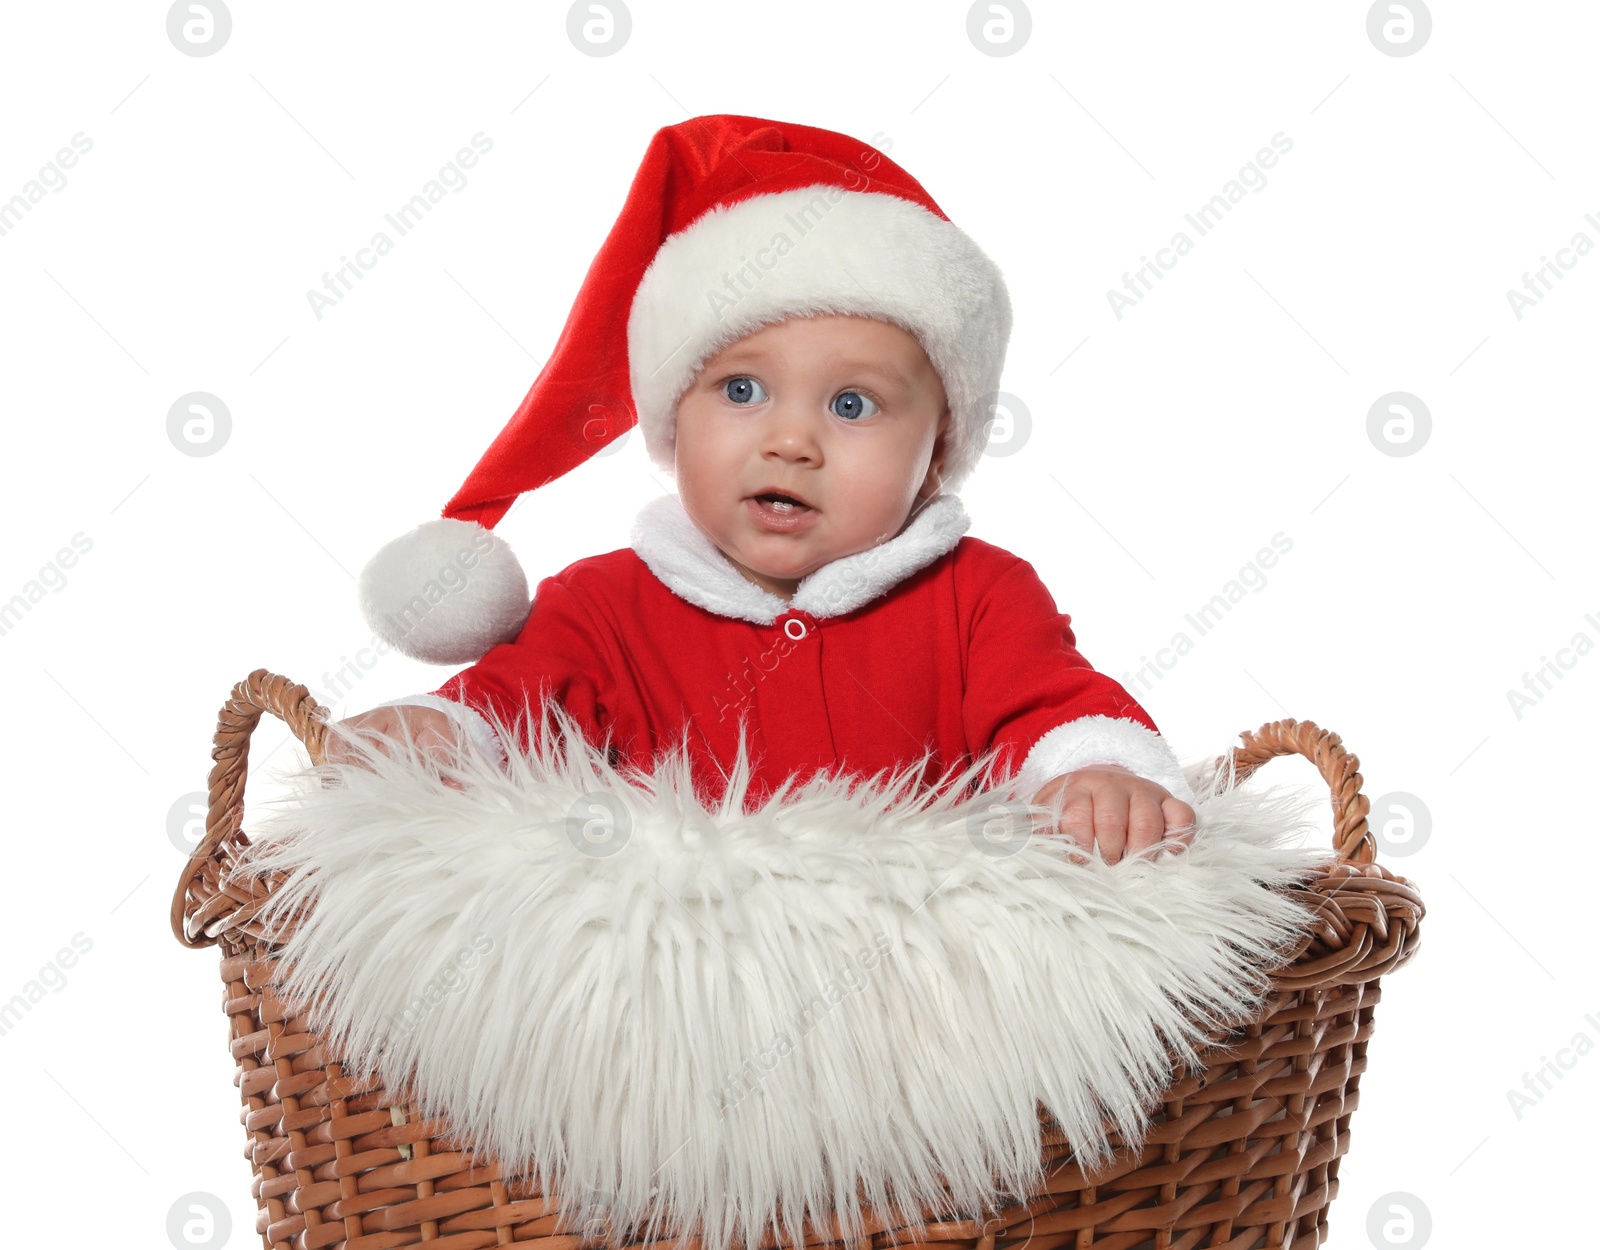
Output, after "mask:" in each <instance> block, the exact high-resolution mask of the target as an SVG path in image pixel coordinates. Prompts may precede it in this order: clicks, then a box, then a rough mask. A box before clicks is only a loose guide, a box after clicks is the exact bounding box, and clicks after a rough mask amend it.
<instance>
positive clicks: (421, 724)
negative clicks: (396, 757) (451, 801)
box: [322, 703, 461, 790]
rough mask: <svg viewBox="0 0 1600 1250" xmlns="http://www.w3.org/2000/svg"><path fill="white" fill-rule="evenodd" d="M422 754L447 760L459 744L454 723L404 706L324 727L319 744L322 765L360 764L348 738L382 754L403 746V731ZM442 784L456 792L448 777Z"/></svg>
mask: <svg viewBox="0 0 1600 1250" xmlns="http://www.w3.org/2000/svg"><path fill="white" fill-rule="evenodd" d="M408 729H409V730H410V736H411V739H412V740H413V741H414V742H415V743H416V744H417V746H418V747H420V748H421V749H422V751H423V753H424V754H426V755H429V756H431V757H433V758H434V759H437V760H448V759H450V758H451V756H452V755H453V754H454V752H455V751H456V749H457V748H458V747H459V746H460V744H461V736H460V732H459V731H458V729H457V728H456V722H455V721H454V720H453V719H452V718H451V717H450V715H449V714H448V713H446V712H441V711H440V710H439V709H438V708H433V707H422V706H420V705H417V704H412V703H407V704H401V705H399V706H395V707H375V708H373V709H372V710H371V711H370V712H362V713H360V714H359V715H356V716H351V717H348V718H346V719H345V720H342V721H333V722H332V723H330V724H329V725H328V735H327V737H326V738H325V739H324V740H323V743H322V758H323V762H324V763H326V764H353V763H360V762H361V760H360V756H359V755H358V754H357V753H356V751H355V749H354V748H353V747H352V746H351V744H350V739H353V738H356V737H360V738H362V739H364V740H366V741H367V742H370V743H371V744H372V745H373V746H375V747H377V748H378V750H380V751H382V752H383V753H384V754H385V755H390V754H392V752H391V751H390V749H389V748H390V747H391V746H392V745H398V744H400V743H403V742H404V741H405V738H406V731H407V730H408ZM444 781H445V784H446V785H449V786H453V787H454V788H455V789H457V790H459V789H460V788H461V787H460V786H459V785H458V784H457V783H456V782H455V781H454V780H452V779H451V778H449V777H446V778H445V779H444Z"/></svg>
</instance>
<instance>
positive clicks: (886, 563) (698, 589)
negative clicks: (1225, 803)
mask: <svg viewBox="0 0 1600 1250" xmlns="http://www.w3.org/2000/svg"><path fill="white" fill-rule="evenodd" d="M1010 325H1011V313H1010V303H1009V297H1008V296H1007V294H1006V291H1005V285H1004V282H1003V279H1002V278H1001V276H1000V273H999V270H998V268H997V267H996V266H995V265H994V263H993V261H991V260H990V259H989V258H988V257H987V256H985V255H984V254H983V253H982V251H981V250H980V249H978V247H977V246H976V244H975V243H973V242H972V240H971V239H969V238H968V237H967V236H966V235H965V234H964V233H963V232H961V231H960V230H959V229H957V228H956V227H955V225H954V224H953V223H952V222H950V220H949V219H948V217H946V216H945V215H944V213H943V212H942V211H941V210H940V209H939V208H938V206H937V205H936V204H934V202H933V201H932V199H931V197H929V196H928V194H927V192H926V190H925V189H924V188H923V187H922V186H921V185H920V184H919V183H917V182H916V180H915V179H913V178H912V177H911V176H910V175H909V174H907V173H906V172H905V171H904V170H903V169H901V168H900V167H899V166H897V165H895V164H894V163H893V162H892V161H890V160H889V159H888V158H887V157H886V156H885V155H884V154H883V153H882V152H881V151H879V150H878V149H876V148H873V147H870V146H868V145H864V144H862V143H861V142H860V141H858V140H855V139H852V138H850V137H849V136H846V135H841V134H837V133H834V132H832V131H826V130H820V129H816V128H813V127H805V126H798V125H792V124H786V123H781V122H774V121H770V120H767V119H762V118H751V117H740V116H732V115H715V116H708V117H698V118H691V119H689V120H688V121H686V122H682V123H679V124H678V125H675V126H669V127H666V128H664V129H662V130H660V131H658V132H657V134H656V136H655V138H654V140H653V141H652V143H651V146H650V149H649V151H648V152H647V153H646V156H645V160H644V162H643V164H642V165H641V167H640V170H639V173H638V174H637V175H636V177H635V180H634V182H633V185H632V187H631V188H630V191H629V200H628V203H627V205H626V206H625V207H624V210H623V213H622V214H621V216H619V218H618V220H617V222H616V225H615V226H614V228H613V229H612V231H611V233H610V235H609V236H608V237H607V239H606V242H605V244H604V246H603V247H602V249H601V252H600V254H599V255H598V256H597V257H596V259H595V261H594V263H593V264H592V265H591V267H590V270H589V273H588V275H587V276H586V278H585V280H584V288H583V290H582V291H581V292H580V294H579V298H578V300H577V302H576V303H575V305H574V309H573V312H572V315H571V317H570V318H569V320H568V324H567V327H566V329H565V331H564V332H563V334H562V336H561V339H560V341H559V342H558V343H557V346H556V349H555V351H554V353H553V354H552V356H551V358H550V360H549V361H548V362H547V363H546V365H545V368H544V369H543V370H542V371H541V373H540V376H539V378H538V379H537V380H536V381H535V383H534V386H533V388H532V389H531V390H530V391H529V393H528V396H527V398H526V399H524V401H523V403H522V405H521V406H520V407H519V409H518V411H517V413H516V414H515V416H514V417H513V419H512V421H511V423H510V424H509V425H508V426H507V428H506V430H504V431H503V432H502V433H501V435H500V437H499V438H498V439H497V440H496V441H495V444H494V445H493V446H492V447H491V448H490V449H489V452H488V453H487V454H486V455H485V456H484V458H483V460H482V461H480V463H479V465H478V467H477V468H476V469H475V470H474V472H473V475H472V477H471V478H470V479H469V480H468V483H467V484H466V485H465V486H464V487H463V488H462V490H461V491H460V492H458V494H457V496H456V497H455V498H454V499H453V500H452V501H451V503H450V504H449V505H447V507H446V510H445V514H446V519H443V520H440V521H434V522H430V523H428V525H426V526H422V527H419V528H418V530H417V531H415V532H414V533H413V534H412V535H408V536H407V537H406V538H404V539H401V540H397V542H396V543H392V544H390V545H389V547H387V548H385V549H384V551H383V552H380V553H379V555H378V556H377V557H375V558H374V560H373V561H372V562H371V563H370V564H369V566H368V568H367V569H365V570H363V574H362V601H363V607H364V609H365V610H366V612H367V614H368V619H369V621H371V622H373V623H374V627H375V628H377V629H379V630H380V632H384V636H385V637H386V638H390V639H391V640H392V641H393V644H394V645H395V646H396V647H398V648H399V649H400V650H402V651H404V652H406V653H407V654H411V655H415V656H418V657H420V658H426V659H430V660H433V661H435V662H459V661H460V660H461V659H463V658H472V657H481V658H479V659H478V660H477V662H476V663H474V664H472V665H471V666H470V667H469V668H467V669H465V670H463V671H462V672H459V673H457V674H456V676H454V677H452V678H451V679H450V680H449V681H447V682H446V683H445V684H444V685H443V686H441V687H440V688H439V689H438V690H436V691H434V692H432V693H431V694H425V695H414V696H411V697H409V698H406V699H400V700H396V701H394V702H392V703H389V704H386V705H384V706H382V707H378V708H374V709H373V710H371V711H369V712H366V713H363V714H361V715H359V716H354V717H351V718H349V719H348V720H345V721H343V722H340V723H339V724H337V725H335V726H332V727H331V729H332V732H330V733H329V735H328V739H327V758H328V759H329V760H330V761H334V762H340V761H347V760H349V759H351V758H352V753H351V750H350V746H349V742H348V740H349V739H350V738H353V737H356V736H362V737H369V736H375V737H376V738H377V740H378V741H377V745H379V746H382V745H383V742H384V741H385V740H387V739H391V738H396V737H400V736H402V735H405V734H409V735H410V736H411V737H412V738H413V739H414V740H415V741H417V742H418V743H419V745H421V746H423V747H424V748H426V749H428V750H430V751H432V752H435V753H438V754H446V753H448V752H450V751H452V750H454V749H457V748H458V747H460V746H461V745H462V744H463V743H465V742H467V741H469V740H470V741H473V742H476V743H477V744H478V745H479V746H480V747H482V748H483V749H485V750H487V751H490V752H491V753H494V754H498V755H501V756H502V757H503V755H504V753H505V752H507V751H509V750H511V749H515V746H514V745H513V744H508V743H505V742H502V741H501V740H500V739H499V737H498V736H497V735H496V733H495V731H494V729H493V728H492V726H491V719H493V720H495V721H497V722H498V723H499V724H501V725H504V726H507V727H512V726H515V727H516V732H517V733H519V734H520V735H521V736H522V738H523V742H522V743H521V744H516V745H520V746H522V747H527V746H528V745H531V737H530V735H532V734H533V733H535V732H538V728H537V727H538V724H539V718H538V716H537V712H538V709H539V706H540V701H541V700H544V701H550V702H554V703H556V704H559V706H560V707H561V709H562V710H563V711H564V712H565V713H566V714H568V715H569V716H570V717H571V718H572V719H573V721H574V722H575V723H576V724H577V726H578V727H579V728H580V729H581V730H582V732H583V734H584V736H585V738H586V739H587V740H588V741H590V742H591V743H592V744H594V745H595V746H597V747H598V746H599V745H600V744H601V743H602V742H604V743H605V744H606V746H607V749H608V750H609V751H610V753H611V755H612V758H613V760H614V762H617V763H621V762H622V761H623V760H624V759H626V761H627V762H628V763H629V764H631V765H634V766H636V767H640V768H648V767H649V766H650V765H651V763H652V761H653V760H654V759H656V758H657V757H658V756H659V755H660V754H661V753H662V752H663V751H665V750H666V749H668V748H671V747H675V746H678V745H680V744H681V745H683V746H685V747H686V748H687V749H688V753H689V758H690V762H691V765H692V770H693V774H694V779H695V784H696V787H697V789H699V790H701V791H703V797H706V798H711V799H714V798H715V797H717V791H718V790H719V788H720V787H722V786H724V785H726V783H727V780H728V772H729V769H730V768H731V766H732V764H733V762H734V759H735V757H736V754H737V752H738V748H739V746H740V743H741V741H743V742H745V743H746V744H747V746H748V748H749V762H750V776H749V781H748V785H747V789H746V794H745V798H746V802H747V804H748V803H750V802H752V801H759V800H761V799H762V798H764V797H766V796H768V795H770V794H771V793H772V791H773V790H774V789H775V788H776V787H777V786H778V785H780V784H781V783H782V782H784V781H785V780H786V779H788V778H790V777H793V776H799V777H802V778H803V777H804V776H806V775H809V774H811V773H812V772H814V771H819V770H826V771H830V772H839V773H849V774H854V775H861V776H870V775H874V774H878V773H881V772H885V771H898V770H900V769H902V768H903V767H904V766H905V765H906V764H908V763H913V762H916V761H918V760H922V761H924V774H923V780H924V781H926V782H927V783H928V784H930V785H931V784H936V783H937V781H938V779H939V778H940V777H942V776H944V775H946V774H947V773H948V772H949V771H950V770H951V769H954V768H959V767H964V766H966V765H968V764H970V763H971V762H972V761H973V760H974V759H976V758H978V757H980V756H989V757H992V758H994V759H995V760H998V761H1000V762H1002V763H1003V764H1004V766H1005V768H1006V769H1007V770H1009V771H1006V772H1004V773H1002V774H1001V775H1002V776H1005V777H1009V778H1011V780H1012V781H1013V782H1014V789H1015V792H1016V793H1017V794H1018V795H1019V796H1021V797H1028V798H1031V800H1032V801H1033V802H1035V803H1038V804H1041V805H1044V806H1046V807H1048V808H1050V809H1051V811H1052V812H1053V813H1054V814H1055V815H1054V819H1055V823H1056V827H1057V830H1058V831H1059V833H1060V834H1062V835H1065V836H1066V837H1067V838H1069V839H1071V840H1073V841H1074V842H1076V843H1077V844H1078V846H1079V847H1081V848H1082V849H1083V850H1084V852H1085V853H1088V852H1089V851H1091V850H1092V849H1095V848H1098V851H1099V853H1100V854H1101V855H1102V857H1104V858H1105V859H1106V860H1108V861H1112V862H1115V861H1117V860H1120V859H1122V858H1123V857H1124V856H1127V855H1134V854H1137V853H1139V852H1141V851H1144V850H1146V849H1148V848H1153V847H1157V846H1167V847H1171V848H1172V849H1179V848H1181V847H1183V846H1184V845H1187V844H1188V842H1189V841H1190V839H1191V837H1192V833H1193V826H1194V819H1195V813H1194V809H1193V807H1192V806H1191V801H1192V798H1193V795H1192V794H1191V793H1190V791H1189V788H1188V786H1187V784H1186V783H1185V781H1184V778H1183V775H1182V772H1181V770H1180V768H1179V766H1178V762H1177V760H1176V758H1175V757H1174V756H1173V754H1172V751H1171V749H1170V748H1169V747H1168V746H1167V744H1166V742H1165V741H1164V740H1163V739H1162V738H1161V737H1160V735H1159V733H1158V732H1157V730H1156V727H1155V724H1154V722H1153V721H1152V720H1151V718H1150V717H1149V715H1148V714H1147V713H1146V712H1145V711H1144V710H1143V709H1142V708H1141V707H1139V705H1138V704H1137V703H1136V702H1135V701H1134V700H1133V699H1132V698H1131V697H1130V696H1129V695H1128V693H1127V692H1126V691H1125V690H1124V689H1123V688H1122V687H1121V686H1120V685H1118V684H1117V683H1116V682H1115V681H1113V680H1111V679H1110V678H1109V677H1106V676H1104V675H1102V674H1100V673H1097V672H1096V671H1095V670H1094V669H1093V668H1092V667H1091V666H1090V665H1089V663H1088V661H1087V660H1085V659H1084V658H1083V656H1082V655H1081V654H1079V652H1078V651H1077V649H1076V646H1075V640H1074V638H1073V634H1072V631H1071V628H1070V618H1069V617H1067V616H1065V615H1063V614H1061V613H1059V612H1058V611H1057V608H1056V604H1055V602H1054V600H1053V599H1052V597H1051V595H1050V593H1049V591H1048V590H1047V589H1046V588H1045V586H1044V585H1043V583H1042V582H1041V581H1040V580H1039V578H1038V576H1037V574H1036V573H1035V572H1034V570H1033V567H1032V566H1031V565H1029V564H1028V563H1027V562H1026V561H1024V560H1022V559H1019V558H1018V557H1017V556H1015V555H1012V554H1011V553H1009V552H1006V551H1003V550H1001V549H1000V548H998V547H995V546H993V545H991V544H989V543H986V542H983V541H982V540H980V539H977V538H973V537H967V536H964V534H965V531H966V529H967V527H968V524H969V521H968V518H967V514H966V512H965V509H964V507H963V505H962V502H961V499H960V497H959V495H958V494H956V488H957V487H959V485H960V483H961V481H962V480H963V479H964V478H965V476H966V475H967V474H968V473H970V472H971V471H972V470H973V469H974V467H976V465H977V463H978V461H979V460H980V459H981V458H982V451H983V446H984V443H985V439H986V436H987V418H988V414H989V407H988V400H987V398H986V397H988V396H991V395H992V394H993V392H994V391H995V389H996V388H997V387H998V384H999V374H1000V368H1001V364H1002V361H1003V358H1004V353H1005V345H1006V340H1007V338H1008V337H1009V333H1010ZM624 326H625V328H626V334H625V335H624V334H621V333H619V328H620V327H624ZM617 414H622V415H621V417H620V418H619V417H618V415H617ZM635 422H636V423H637V424H638V426H639V427H640V428H641V430H642V431H643V433H644V436H645V446H646V449H647V450H648V452H649V454H650V456H651V458H652V460H653V461H654V462H655V463H656V464H657V465H658V466H660V467H661V468H662V469H663V470H670V471H671V472H672V473H673V474H674V476H675V478H676V482H677V488H678V489H677V492H676V493H674V494H667V495H663V496H661V497H659V498H657V499H653V500H652V501H650V503H648V504H646V505H645V506H644V508H643V509H641V510H640V512H639V514H638V517H637V519H636V521H635V523H634V526H633V530H632V544H631V546H630V547H628V548H623V549H621V550H617V551H612V552H608V553H605V554H603V555H597V556H592V557H589V558H586V559H583V560H579V561H578V562H576V563H575V564H572V565H571V566H569V567H568V568H566V569H564V570H562V571H561V572H559V573H557V574H555V575H553V576H550V577H546V578H544V579H543V580H542V581H541V582H540V583H539V585H538V587H537V590H536V593H535V594H534V595H533V596H532V607H531V610H530V609H529V606H528V594H527V582H526V579H525V578H524V577H523V575H522V574H521V570H520V568H517V567H516V566H515V560H514V557H511V556H510V555H509V549H506V548H504V544H503V543H501V542H500V540H499V539H498V538H495V537H493V536H492V535H486V534H485V533H484V532H483V530H482V528H475V527H487V526H491V525H493V524H494V522H495V521H496V520H498V519H499V518H500V517H501V516H503V515H504V514H505V511H506V510H507V508H508V507H509V506H510V503H511V501H512V500H513V499H514V498H515V497H516V496H517V495H518V494H520V493H521V492H523V491H525V490H529V489H534V488H536V487H538V486H539V485H542V484H543V483H545V482H547V481H549V480H551V479H552V478H554V477H557V476H559V475H560V474H562V473H564V472H566V471H567V470H568V469H571V468H573V467H575V466H576V465H577V464H579V463H581V462H582V461H583V460H584V459H586V458H587V457H588V456H590V455H592V454H593V453H594V452H595V451H596V450H598V448H599V447H600V446H602V445H604V443H606V442H609V441H610V440H611V439H613V438H615V437H616V436H617V435H618V434H620V433H621V432H622V431H623V430H624V429H626V428H629V427H631V426H632V425H633V424H634V423H635ZM450 527H456V528H454V529H452V528H450ZM468 535H470V540H469V539H468ZM467 541H470V542H471V544H472V547H473V548H474V549H475V550H477V549H482V550H485V551H487V553H488V554H487V555H486V556H485V562H484V565H483V566H482V567H479V566H476V565H474V566H473V568H474V572H473V573H472V574H471V576H469V577H467V578H466V585H465V588H464V589H461V590H459V591H456V592H454V599H455V600H457V602H456V603H454V604H452V603H450V602H447V601H446V600H448V599H450V598H451V596H450V595H446V594H444V592H442V591H440V590H439V588H438V586H437V584H436V580H437V579H435V580H430V581H429V582H428V587H429V592H428V594H427V596H426V598H425V597H424V596H423V594H422V593H420V592H419V591H418V590H417V579H418V578H419V577H420V576H425V575H426V570H427V569H429V568H433V569H437V568H439V567H440V566H439V564H438V560H439V559H440V558H441V555H442V554H444V553H446V552H448V553H449V554H450V555H451V556H452V557H453V556H454V555H455V553H456V552H457V551H460V554H461V555H463V556H469V555H472V553H471V552H469V551H467V550H465V549H464V544H465V543H466V542H467ZM501 556H503V557H504V559H503V560H502V561H501V563H500V564H499V565H498V566H497V567H498V569H499V571H498V572H496V571H495V567H491V566H494V562H495V560H496V559H499V558H500V557H501ZM475 558H476V557H474V559H475ZM506 562H509V564H510V566H511V567H512V569H513V570H514V572H513V573H512V574H507V573H506V572H505V568H506ZM375 570H376V571H375ZM454 571H455V570H452V572H454ZM402 618H404V619H405V620H406V621H408V622H409V627H408V628H406V629H399V628H395V626H396V622H397V621H399V620H401V619H402ZM446 622H449V623H450V625H451V629H455V627H457V626H459V627H460V629H458V630H456V632H451V629H444V628H436V626H442V625H443V624H444V623H446ZM385 631H388V632H385ZM524 710H527V711H530V712H532V713H534V714H533V715H529V716H524V715H523V712H524Z"/></svg>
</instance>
